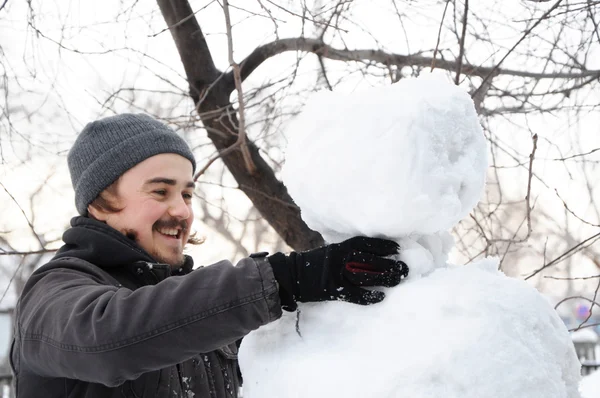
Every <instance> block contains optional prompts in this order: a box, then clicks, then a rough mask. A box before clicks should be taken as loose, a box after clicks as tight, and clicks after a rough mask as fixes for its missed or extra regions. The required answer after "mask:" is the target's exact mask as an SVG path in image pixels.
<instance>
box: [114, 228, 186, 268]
mask: <svg viewBox="0 0 600 398" xmlns="http://www.w3.org/2000/svg"><path fill="white" fill-rule="evenodd" d="M173 221H174V222H173ZM176 227H181V228H182V230H181V233H185V231H187V223H186V222H185V221H183V222H180V221H177V220H172V221H168V222H165V221H157V222H156V224H155V225H154V228H176ZM123 233H124V235H125V236H126V237H127V238H128V239H130V240H132V241H134V242H135V243H136V244H137V245H138V246H139V247H141V248H142V249H143V250H144V251H145V252H147V253H148V254H149V255H150V256H151V257H152V258H153V259H154V260H155V261H156V262H157V263H160V264H168V265H170V266H171V268H173V269H177V268H181V267H182V266H183V264H184V263H185V256H184V254H183V253H180V252H179V251H178V250H176V249H174V250H173V252H172V256H170V257H169V258H167V257H166V256H164V255H163V254H161V253H160V252H159V250H157V249H152V250H147V249H145V248H144V247H142V245H141V244H140V242H139V239H138V233H137V232H136V231H134V230H132V229H127V230H125V231H123Z"/></svg>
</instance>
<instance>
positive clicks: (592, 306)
mask: <svg viewBox="0 0 600 398" xmlns="http://www.w3.org/2000/svg"><path fill="white" fill-rule="evenodd" d="M598 290H600V280H598V284H597V285H596V290H595V291H594V297H593V298H592V299H591V300H590V302H591V303H592V305H591V306H590V310H589V311H588V315H587V317H586V318H585V319H584V320H583V321H582V322H581V323H580V324H579V326H577V328H575V331H577V330H579V329H581V327H582V326H583V324H584V323H586V322H587V321H589V320H590V318H591V317H592V314H593V313H594V305H596V306H600V304H598V303H597V302H596V297H598Z"/></svg>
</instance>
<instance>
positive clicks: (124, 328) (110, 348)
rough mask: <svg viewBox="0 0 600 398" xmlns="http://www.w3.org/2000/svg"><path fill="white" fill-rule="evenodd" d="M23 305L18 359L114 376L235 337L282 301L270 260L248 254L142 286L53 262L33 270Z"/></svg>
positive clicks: (49, 371) (38, 367) (58, 373)
mask: <svg viewBox="0 0 600 398" xmlns="http://www.w3.org/2000/svg"><path fill="white" fill-rule="evenodd" d="M90 268H91V267H90ZM18 314H19V315H18V322H19V330H20V335H19V336H17V339H18V340H20V343H19V344H20V347H18V349H20V350H21V356H20V357H21V361H22V362H21V363H20V364H17V368H18V369H19V368H21V369H23V368H26V369H28V370H30V371H32V372H35V373H37V374H39V375H42V376H47V377H67V378H72V379H79V380H84V381H90V382H97V383H102V384H105V385H107V386H116V385H119V384H122V383H123V382H124V381H125V380H130V379H135V378H137V377H138V376H139V375H140V374H142V373H145V372H148V371H152V370H157V369H161V368H164V367H167V366H169V365H173V364H176V363H180V362H182V361H184V360H186V359H189V358H191V357H192V356H194V355H195V354H198V353H200V352H208V351H212V350H214V349H216V348H218V347H221V346H224V345H226V344H230V343H232V342H234V341H236V340H237V339H240V338H241V337H243V336H245V335H246V334H248V333H249V332H250V331H252V330H254V329H257V328H258V327H259V326H261V325H264V324H266V323H269V322H271V321H273V320H275V319H277V318H279V317H280V316H281V304H280V302H279V298H278V291H277V284H276V282H275V278H274V276H273V271H272V269H271V267H270V265H269V263H268V261H267V260H266V259H265V258H258V259H250V258H248V259H244V260H242V261H240V263H238V265H237V266H236V267H234V266H233V265H232V264H231V263H229V262H227V261H222V262H219V263H217V264H215V265H212V266H209V267H204V268H200V269H197V270H195V271H194V272H192V273H191V274H189V275H187V276H184V277H171V278H167V279H166V280H164V281H162V282H160V283H159V284H157V285H154V286H145V287H142V288H139V289H137V290H135V291H131V290H129V289H126V288H122V287H120V288H119V287H116V286H111V285H106V284H102V283H101V282H99V281H98V279H97V278H95V277H94V276H93V275H90V274H89V273H87V272H84V270H78V269H76V267H69V268H54V269H51V270H47V271H42V272H39V273H36V274H35V275H34V276H33V277H32V278H31V279H30V281H29V282H28V286H26V289H25V293H24V295H23V297H22V298H21V300H20V303H19V308H18Z"/></svg>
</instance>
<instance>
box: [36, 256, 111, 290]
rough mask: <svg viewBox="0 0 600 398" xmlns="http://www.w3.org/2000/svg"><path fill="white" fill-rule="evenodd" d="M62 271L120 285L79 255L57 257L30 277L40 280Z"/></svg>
mask: <svg viewBox="0 0 600 398" xmlns="http://www.w3.org/2000/svg"><path fill="white" fill-rule="evenodd" d="M56 272H62V273H65V274H77V275H79V276H87V277H89V278H91V279H93V280H95V281H96V282H99V283H102V284H110V285H115V284H116V285H118V282H116V281H115V279H114V278H113V277H112V276H111V275H110V274H109V273H108V272H106V270H104V269H102V268H101V267H99V266H98V265H96V264H94V263H92V262H89V261H87V260H83V259H81V258H78V257H70V256H64V257H55V258H53V259H52V260H50V261H49V262H47V263H46V264H44V265H42V266H41V267H39V268H38V269H36V270H35V271H34V272H33V274H32V275H31V277H30V279H33V280H39V279H41V278H43V277H44V276H46V275H49V274H54V273H56Z"/></svg>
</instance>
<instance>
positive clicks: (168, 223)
mask: <svg viewBox="0 0 600 398" xmlns="http://www.w3.org/2000/svg"><path fill="white" fill-rule="evenodd" d="M154 228H179V229H181V230H182V232H187V230H188V229H189V226H188V223H187V221H185V220H177V219H176V218H171V219H169V220H158V221H157V222H155V223H154Z"/></svg>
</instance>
